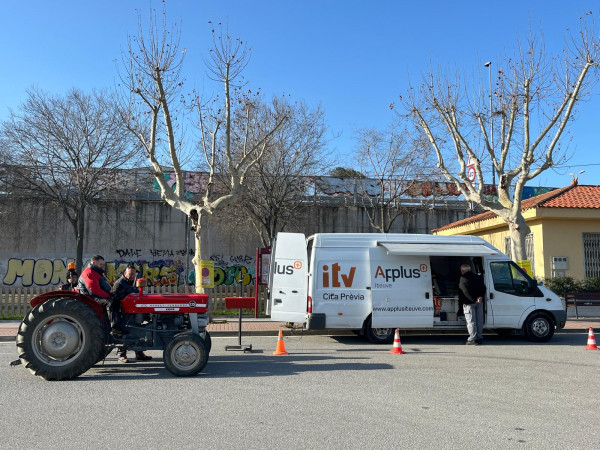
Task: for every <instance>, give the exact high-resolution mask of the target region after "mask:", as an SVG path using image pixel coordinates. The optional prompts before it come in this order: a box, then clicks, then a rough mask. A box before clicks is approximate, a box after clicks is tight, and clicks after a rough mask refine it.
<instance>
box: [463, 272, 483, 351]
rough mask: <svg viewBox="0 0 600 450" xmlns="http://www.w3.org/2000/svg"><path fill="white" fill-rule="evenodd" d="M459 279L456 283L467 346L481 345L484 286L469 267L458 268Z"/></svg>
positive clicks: (481, 280)
mask: <svg viewBox="0 0 600 450" xmlns="http://www.w3.org/2000/svg"><path fill="white" fill-rule="evenodd" d="M460 272H461V277H460V281H459V283H458V297H459V300H460V301H461V302H462V303H463V309H464V312H465V320H466V321H467V330H468V331H469V338H468V339H467V345H479V344H481V343H483V296H484V295H485V285H484V284H483V279H482V277H481V276H479V275H477V274H475V273H473V272H471V266H469V265H468V264H463V265H461V266H460Z"/></svg>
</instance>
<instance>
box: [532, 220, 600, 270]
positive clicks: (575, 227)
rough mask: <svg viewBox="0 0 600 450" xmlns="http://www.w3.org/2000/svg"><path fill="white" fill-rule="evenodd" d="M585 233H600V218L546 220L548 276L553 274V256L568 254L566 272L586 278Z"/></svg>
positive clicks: (545, 238) (545, 241) (546, 265)
mask: <svg viewBox="0 0 600 450" xmlns="http://www.w3.org/2000/svg"><path fill="white" fill-rule="evenodd" d="M583 233H600V220H573V219H571V220H564V219H556V220H552V219H546V220H544V233H543V239H544V243H543V247H544V265H545V267H546V271H545V273H546V277H548V278H550V277H551V276H552V260H551V258H552V256H568V257H569V269H568V270H567V271H566V274H567V275H568V276H571V277H574V278H577V279H583V278H584V276H585V270H584V261H583ZM536 250H537V249H536ZM536 253H537V252H536Z"/></svg>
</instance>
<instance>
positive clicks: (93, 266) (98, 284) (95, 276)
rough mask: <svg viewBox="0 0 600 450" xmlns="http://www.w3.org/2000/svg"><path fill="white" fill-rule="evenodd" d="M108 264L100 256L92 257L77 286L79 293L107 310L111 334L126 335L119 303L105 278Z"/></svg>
mask: <svg viewBox="0 0 600 450" xmlns="http://www.w3.org/2000/svg"><path fill="white" fill-rule="evenodd" d="M105 267H106V263H105V262H104V258H103V257H102V256H100V255H94V256H92V260H91V262H90V265H89V267H87V268H86V269H85V270H84V271H83V272H81V276H80V277H79V284H78V285H77V287H78V289H79V292H81V293H82V294H86V295H89V296H90V297H93V298H94V299H95V300H96V301H97V302H98V303H100V304H101V305H102V306H104V307H105V308H106V311H107V312H108V319H109V320H110V324H111V333H112V334H113V335H120V334H126V333H125V331H124V330H123V329H122V328H121V327H120V325H119V323H118V322H119V319H120V316H119V312H118V311H117V306H118V305H117V303H116V302H115V301H114V299H113V298H112V297H111V295H110V288H111V287H110V284H109V283H108V281H107V280H106V277H105V276H104V268H105Z"/></svg>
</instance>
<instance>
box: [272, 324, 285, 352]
mask: <svg viewBox="0 0 600 450" xmlns="http://www.w3.org/2000/svg"><path fill="white" fill-rule="evenodd" d="M273 354H274V355H276V356H281V355H288V354H289V353H288V352H286V351H285V344H284V343H283V330H282V329H281V328H280V329H279V337H278V338H277V347H276V348H275V351H274V352H273Z"/></svg>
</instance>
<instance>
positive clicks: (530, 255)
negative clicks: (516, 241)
mask: <svg viewBox="0 0 600 450" xmlns="http://www.w3.org/2000/svg"><path fill="white" fill-rule="evenodd" d="M504 254H505V255H506V256H508V257H509V258H510V259H513V257H512V252H511V250H510V236H506V237H505V238H504ZM525 256H526V258H527V259H528V260H529V261H531V275H532V276H533V277H535V259H534V258H535V252H534V248H533V233H529V234H528V235H527V236H526V237H525Z"/></svg>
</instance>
